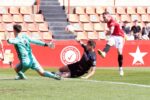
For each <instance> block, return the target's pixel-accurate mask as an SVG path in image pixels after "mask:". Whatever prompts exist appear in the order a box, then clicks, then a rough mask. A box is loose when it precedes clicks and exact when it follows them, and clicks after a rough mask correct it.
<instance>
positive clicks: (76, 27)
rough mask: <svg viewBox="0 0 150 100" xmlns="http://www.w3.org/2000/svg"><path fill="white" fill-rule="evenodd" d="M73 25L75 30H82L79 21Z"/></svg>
mask: <svg viewBox="0 0 150 100" xmlns="http://www.w3.org/2000/svg"><path fill="white" fill-rule="evenodd" d="M73 26H74V27H75V31H76V32H82V31H83V25H82V24H81V23H76V24H73Z"/></svg>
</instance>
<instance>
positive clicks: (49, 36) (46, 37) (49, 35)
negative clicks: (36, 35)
mask: <svg viewBox="0 0 150 100" xmlns="http://www.w3.org/2000/svg"><path fill="white" fill-rule="evenodd" d="M42 36H43V39H44V40H51V39H52V33H51V32H42Z"/></svg>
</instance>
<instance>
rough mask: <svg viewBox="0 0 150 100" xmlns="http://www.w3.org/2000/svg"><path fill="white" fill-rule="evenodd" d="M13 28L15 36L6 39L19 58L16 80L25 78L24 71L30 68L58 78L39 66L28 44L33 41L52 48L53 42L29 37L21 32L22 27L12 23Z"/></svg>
mask: <svg viewBox="0 0 150 100" xmlns="http://www.w3.org/2000/svg"><path fill="white" fill-rule="evenodd" d="M13 30H14V35H15V38H14V39H8V40H7V41H8V43H10V44H14V46H15V49H16V51H17V54H18V58H19V60H20V63H19V64H18V65H17V66H16V68H15V71H16V73H17V77H16V80H19V79H27V77H26V76H25V74H24V73H25V72H26V71H27V70H28V69H30V68H31V69H33V70H35V71H36V72H37V73H38V74H39V75H41V76H44V77H49V78H54V79H57V80H60V76H58V75H56V74H53V73H51V72H48V71H44V69H43V68H42V67H41V66H40V64H39V63H38V61H37V60H36V58H35V57H34V55H33V54H32V50H31V46H30V43H34V44H37V45H41V46H49V47H51V48H53V47H54V44H53V43H50V44H47V43H44V42H42V41H39V40H33V39H31V38H30V37H28V36H27V35H26V34H23V33H21V30H22V27H21V26H20V25H14V26H13Z"/></svg>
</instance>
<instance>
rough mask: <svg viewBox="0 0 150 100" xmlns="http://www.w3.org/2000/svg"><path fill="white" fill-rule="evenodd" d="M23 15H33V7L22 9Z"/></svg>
mask: <svg viewBox="0 0 150 100" xmlns="http://www.w3.org/2000/svg"><path fill="white" fill-rule="evenodd" d="M20 13H21V14H32V7H29V6H23V7H21V8H20Z"/></svg>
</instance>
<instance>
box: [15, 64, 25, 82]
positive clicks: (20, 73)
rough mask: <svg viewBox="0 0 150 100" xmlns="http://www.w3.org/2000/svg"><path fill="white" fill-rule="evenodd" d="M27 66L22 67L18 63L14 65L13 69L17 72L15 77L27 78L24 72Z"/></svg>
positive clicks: (17, 78)
mask: <svg viewBox="0 0 150 100" xmlns="http://www.w3.org/2000/svg"><path fill="white" fill-rule="evenodd" d="M27 69H28V68H25V67H23V65H22V64H18V65H17V66H16V67H15V69H14V70H15V71H16V73H17V77H16V78H15V79H16V80H19V79H27V77H26V76H25V74H24V72H25V71H27Z"/></svg>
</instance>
